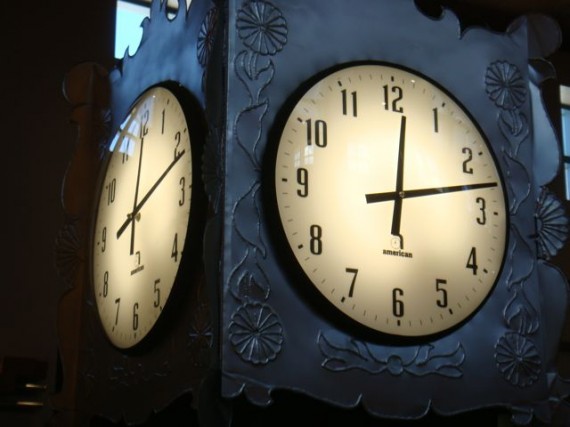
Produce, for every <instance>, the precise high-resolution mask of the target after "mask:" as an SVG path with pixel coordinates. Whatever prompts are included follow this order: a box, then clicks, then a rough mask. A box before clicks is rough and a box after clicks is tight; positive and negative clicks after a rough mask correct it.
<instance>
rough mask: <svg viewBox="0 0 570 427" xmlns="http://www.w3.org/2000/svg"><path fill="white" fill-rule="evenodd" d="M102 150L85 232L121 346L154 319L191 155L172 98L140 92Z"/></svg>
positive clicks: (170, 266) (181, 229) (183, 211)
mask: <svg viewBox="0 0 570 427" xmlns="http://www.w3.org/2000/svg"><path fill="white" fill-rule="evenodd" d="M109 150H110V153H109V156H110V157H109V161H108V165H107V169H106V171H105V173H104V177H103V180H102V182H101V188H100V192H99V195H98V197H99V199H98V208H97V212H96V220H95V226H94V232H93V233H94V234H93V243H92V261H93V265H92V272H93V288H94V293H95V300H96V302H97V309H98V312H99V315H100V318H101V322H102V324H103V327H104V329H105V332H106V333H107V335H108V337H109V339H110V340H111V342H112V343H113V344H115V345H116V346H117V347H119V348H128V347H132V346H134V345H135V344H137V343H138V342H139V341H141V340H142V339H143V338H144V337H145V336H146V335H147V334H148V333H149V332H150V331H151V329H152V328H153V326H154V325H155V323H156V322H157V320H158V319H159V316H160V315H161V313H162V311H163V309H164V306H165V304H166V303H167V300H168V298H169V295H170V293H171V290H172V287H173V284H174V282H175V279H176V275H177V272H178V268H179V265H180V261H181V259H182V250H183V248H184V243H185V239H186V234H187V229H188V222H189V216H190V203H191V192H192V151H191V145H190V135H189V129H188V124H187V122H186V118H185V115H184V111H183V109H182V106H181V105H180V103H179V101H178V100H177V98H176V97H175V96H174V94H173V93H172V92H171V91H169V90H167V89H165V88H161V87H156V88H153V89H150V90H149V91H147V92H145V93H144V94H143V95H142V96H141V97H140V98H139V100H138V101H137V102H136V103H135V105H134V106H133V107H132V109H131V111H130V113H129V115H128V117H127V118H126V119H125V120H124V122H123V123H122V125H121V127H120V130H119V131H118V133H117V134H116V136H115V138H114V139H113V140H112V142H111V144H110V146H109Z"/></svg>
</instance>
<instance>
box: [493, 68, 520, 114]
mask: <svg viewBox="0 0 570 427" xmlns="http://www.w3.org/2000/svg"><path fill="white" fill-rule="evenodd" d="M485 84H486V85H487V94H488V95H489V97H490V98H491V99H492V100H493V102H494V103H495V105H497V107H499V108H502V109H504V110H513V109H515V108H518V107H520V106H521V105H522V103H523V102H524V101H525V98H526V86H525V82H524V79H523V76H522V75H521V72H520V71H519V69H518V68H517V67H516V66H515V65H513V64H510V63H508V62H506V61H496V62H493V63H492V64H491V65H490V66H489V67H488V68H487V74H486V75H485Z"/></svg>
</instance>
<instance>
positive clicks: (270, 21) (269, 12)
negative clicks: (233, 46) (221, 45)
mask: <svg viewBox="0 0 570 427" xmlns="http://www.w3.org/2000/svg"><path fill="white" fill-rule="evenodd" d="M237 29H238V34H239V37H240V38H241V40H242V41H243V43H244V44H245V45H246V46H247V47H249V48H250V49H251V50H253V51H254V52H256V53H258V54H260V55H275V54H276V53H277V52H279V51H280V50H281V49H283V46H285V43H287V22H286V21H285V18H284V17H283V15H282V14H281V11H280V10H279V9H277V8H276V7H275V6H273V5H272V4H270V3H267V2H265V1H252V2H250V3H248V4H246V5H245V7H244V8H243V9H241V10H240V11H239V12H238V16H237Z"/></svg>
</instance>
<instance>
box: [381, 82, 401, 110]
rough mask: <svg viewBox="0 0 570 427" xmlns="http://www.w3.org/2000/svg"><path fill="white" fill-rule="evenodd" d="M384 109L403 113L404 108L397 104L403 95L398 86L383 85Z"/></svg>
mask: <svg viewBox="0 0 570 427" xmlns="http://www.w3.org/2000/svg"><path fill="white" fill-rule="evenodd" d="M383 89H384V109H385V110H386V111H393V112H395V113H403V112H404V108H403V107H401V106H400V105H399V102H400V101H401V100H402V98H403V97H404V93H403V91H402V88H401V87H400V86H389V85H384V86H383Z"/></svg>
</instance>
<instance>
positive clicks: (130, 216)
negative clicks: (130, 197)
mask: <svg viewBox="0 0 570 427" xmlns="http://www.w3.org/2000/svg"><path fill="white" fill-rule="evenodd" d="M185 152H186V150H182V151H181V152H180V153H178V154H177V155H176V156H175V157H174V160H173V161H172V162H171V163H170V164H169V165H168V167H167V168H166V169H165V171H164V172H163V173H162V175H160V177H159V178H158V179H157V180H156V182H155V183H154V184H153V185H152V187H150V190H148V191H147V193H146V194H145V195H144V197H143V198H142V199H141V201H140V202H139V203H138V204H137V205H136V206H135V207H134V209H133V211H132V212H131V213H129V214H128V215H127V219H126V220H125V222H123V224H122V225H121V227H120V228H119V230H117V239H118V238H119V237H121V235H122V234H123V233H124V232H125V230H126V229H127V227H128V226H129V224H130V223H131V222H132V221H134V219H135V216H136V215H137V214H138V213H139V212H140V210H141V209H142V207H143V206H144V204H145V203H146V202H147V200H148V199H149V197H150V196H151V195H152V193H154V191H155V190H156V189H157V187H158V186H159V185H160V183H161V182H162V180H163V179H164V178H166V175H168V172H170V170H171V169H172V168H173V167H174V165H175V164H176V163H177V162H178V160H180V158H181V157H182V156H183V155H184V153H185ZM133 224H134V223H133Z"/></svg>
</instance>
